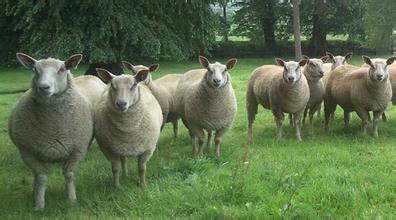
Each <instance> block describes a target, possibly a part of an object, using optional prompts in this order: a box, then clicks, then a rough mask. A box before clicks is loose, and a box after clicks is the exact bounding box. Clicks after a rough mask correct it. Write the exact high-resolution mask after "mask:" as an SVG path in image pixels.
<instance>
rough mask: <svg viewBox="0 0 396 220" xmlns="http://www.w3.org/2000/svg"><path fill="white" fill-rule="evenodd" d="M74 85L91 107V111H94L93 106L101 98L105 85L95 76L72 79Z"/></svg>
mask: <svg viewBox="0 0 396 220" xmlns="http://www.w3.org/2000/svg"><path fill="white" fill-rule="evenodd" d="M74 85H75V88H76V89H77V90H78V91H79V92H80V93H81V94H82V95H84V96H85V98H86V99H87V100H88V102H89V103H90V105H91V109H92V111H94V109H95V106H96V105H97V103H98V102H99V100H100V98H101V97H102V93H103V92H104V90H105V88H106V84H104V83H103V81H102V80H100V79H99V78H98V77H96V76H92V75H85V76H79V77H76V78H74Z"/></svg>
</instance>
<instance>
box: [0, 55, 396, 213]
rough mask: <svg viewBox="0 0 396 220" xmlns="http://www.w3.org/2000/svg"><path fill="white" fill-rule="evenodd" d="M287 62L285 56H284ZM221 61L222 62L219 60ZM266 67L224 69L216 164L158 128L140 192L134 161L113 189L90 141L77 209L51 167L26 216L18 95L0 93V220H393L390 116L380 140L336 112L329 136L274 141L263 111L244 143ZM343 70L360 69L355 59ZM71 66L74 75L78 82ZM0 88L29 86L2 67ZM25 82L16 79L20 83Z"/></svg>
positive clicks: (394, 114) (28, 191)
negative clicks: (222, 130)
mask: <svg viewBox="0 0 396 220" xmlns="http://www.w3.org/2000/svg"><path fill="white" fill-rule="evenodd" d="M284 58H285V59H288V58H287V57H284ZM219 61H221V62H225V60H219ZM273 63H274V60H273V58H270V59H239V60H238V64H237V65H236V67H235V69H233V70H232V71H231V75H232V83H233V87H234V89H235V93H236V97H237V101H238V113H237V116H236V119H235V122H234V126H233V128H232V129H230V131H229V132H228V133H227V134H226V135H225V136H224V138H223V145H222V156H221V159H220V160H219V161H218V160H217V159H216V158H215V156H214V152H213V151H214V150H213V148H212V149H211V150H210V152H208V153H207V154H206V156H205V157H198V158H194V157H192V155H191V146H190V141H189V135H188V133H187V130H186V129H185V128H184V126H183V125H182V123H180V127H181V129H180V130H181V135H180V137H179V138H178V139H173V136H172V126H170V125H166V126H165V128H164V130H163V131H162V133H161V137H160V140H159V143H158V148H159V151H157V152H155V154H154V155H153V157H152V159H151V160H150V162H149V163H148V165H147V181H148V187H147V189H146V190H142V189H141V188H139V186H138V184H137V182H138V172H137V168H136V160H135V159H134V158H130V159H129V162H128V165H129V172H130V174H129V176H128V177H127V178H122V179H121V184H122V187H121V188H120V189H117V190H115V189H113V188H112V186H111V165H110V162H109V161H108V160H107V159H106V158H105V157H104V155H103V154H102V153H101V152H100V150H99V148H98V146H97V144H96V143H93V144H92V146H91V147H90V149H89V152H88V154H87V158H86V159H85V160H84V161H82V162H81V164H80V165H79V169H78V170H77V172H76V174H75V175H76V187H77V196H78V203H77V204H76V205H74V206H73V205H69V203H68V202H67V195H66V193H65V190H64V180H63V175H62V170H61V167H60V166H56V165H54V166H50V167H51V169H50V175H49V179H48V187H47V194H46V202H47V203H46V204H47V207H46V209H45V210H44V211H43V212H34V211H33V201H32V184H31V180H32V175H31V172H30V170H29V169H28V168H27V167H26V166H25V165H24V164H23V161H22V159H21V158H20V156H19V153H18V151H17V149H16V147H15V146H14V145H13V144H12V143H11V141H10V139H9V137H8V134H7V129H6V127H7V119H8V117H9V112H10V110H11V108H12V106H13V105H14V104H15V102H16V101H17V100H18V99H19V98H20V96H21V94H12V95H0V106H1V109H0V110H1V111H0V127H2V129H1V130H0V185H1V187H0V198H1V199H0V207H1V212H0V218H1V219H119V218H123V219H125V218H127V219H395V218H396V204H395V201H396V175H395V172H396V164H395V158H396V148H395V141H396V137H395V135H394V134H395V133H396V127H395V123H396V110H395V107H394V106H393V107H392V106H389V107H388V116H389V121H388V122H386V123H383V122H381V123H380V125H379V126H380V127H379V129H380V130H379V131H380V137H379V138H373V137H371V136H370V135H363V134H361V130H360V129H361V127H360V120H359V119H358V117H357V116H356V115H355V114H354V115H353V117H352V121H351V122H352V124H351V128H350V129H348V130H344V129H343V120H342V111H340V109H338V111H337V112H336V116H335V121H334V123H333V125H334V126H333V129H332V131H331V132H330V133H325V132H324V131H323V127H322V121H323V118H321V119H318V118H316V117H315V127H316V134H315V135H313V136H310V135H308V134H307V126H305V128H304V129H303V142H298V141H296V140H295V138H294V135H293V129H292V128H291V127H290V126H289V125H288V123H287V120H285V124H284V129H285V137H284V139H282V140H279V141H278V140H276V138H275V129H276V126H275V122H274V120H273V116H272V113H271V112H270V111H269V110H263V109H262V108H261V107H260V108H259V114H258V115H257V119H256V122H255V123H254V125H253V126H254V144H252V145H247V147H246V143H247V138H246V123H247V122H246V110H245V92H246V85H247V83H246V82H247V79H248V78H249V75H250V73H251V71H253V70H254V69H255V68H256V67H258V66H260V65H263V64H273ZM351 64H354V65H361V64H362V60H361V58H360V57H359V56H354V57H353V59H352V61H351ZM160 65H161V68H160V70H159V71H158V72H156V73H155V74H153V77H154V78H157V77H161V76H163V75H164V74H165V73H175V72H185V71H187V70H190V69H195V68H199V67H200V65H199V63H198V61H194V62H182V63H175V62H161V63H160ZM83 69H84V68H82V67H79V68H78V69H77V71H75V73H77V75H78V74H81V73H82V70H83ZM1 72H2V73H6V74H0V88H3V87H4V86H6V85H8V84H9V81H10V80H9V78H10V77H11V76H13V77H15V78H16V79H17V80H18V81H16V82H14V85H15V87H18V88H21V87H29V79H30V77H31V76H30V73H29V71H27V70H24V69H2V70H1ZM22 78H24V80H22Z"/></svg>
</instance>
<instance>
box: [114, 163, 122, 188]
mask: <svg viewBox="0 0 396 220" xmlns="http://www.w3.org/2000/svg"><path fill="white" fill-rule="evenodd" d="M111 170H112V171H113V186H114V188H119V187H120V173H121V170H122V168H121V157H114V158H113V159H112V160H111Z"/></svg>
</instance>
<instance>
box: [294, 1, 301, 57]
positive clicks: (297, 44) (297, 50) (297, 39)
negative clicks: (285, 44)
mask: <svg viewBox="0 0 396 220" xmlns="http://www.w3.org/2000/svg"><path fill="white" fill-rule="evenodd" d="M292 3H293V34H294V55H295V58H296V60H297V61H298V60H300V59H301V58H302V52H301V32H300V8H299V7H300V6H299V0H293V2H292Z"/></svg>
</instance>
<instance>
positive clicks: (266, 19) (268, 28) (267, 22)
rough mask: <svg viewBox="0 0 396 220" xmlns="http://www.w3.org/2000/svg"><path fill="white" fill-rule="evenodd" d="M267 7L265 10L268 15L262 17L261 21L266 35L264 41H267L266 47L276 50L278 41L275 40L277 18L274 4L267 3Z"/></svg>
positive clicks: (271, 2)
mask: <svg viewBox="0 0 396 220" xmlns="http://www.w3.org/2000/svg"><path fill="white" fill-rule="evenodd" d="M265 7H266V9H265V12H266V15H265V16H262V19H261V23H262V28H263V33H264V41H265V45H266V46H267V47H268V48H269V49H275V48H276V40H275V23H276V17H275V12H274V2H273V1H267V2H266V3H265Z"/></svg>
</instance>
